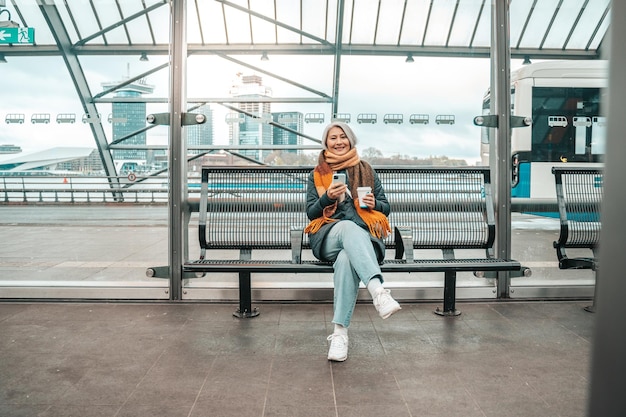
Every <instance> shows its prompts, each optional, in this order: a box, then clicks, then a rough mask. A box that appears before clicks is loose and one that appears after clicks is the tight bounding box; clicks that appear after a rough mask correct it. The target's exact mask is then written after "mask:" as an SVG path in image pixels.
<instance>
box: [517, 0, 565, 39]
mask: <svg viewBox="0 0 626 417" xmlns="http://www.w3.org/2000/svg"><path fill="white" fill-rule="evenodd" d="M558 3H559V0H543V1H539V2H536V3H535V7H534V9H533V11H532V15H531V17H530V20H529V21H528V26H527V27H526V31H525V32H524V33H523V37H522V40H521V42H520V44H519V46H520V48H532V47H535V48H537V47H538V46H539V45H540V44H541V42H542V41H543V37H544V36H545V34H546V32H547V30H548V25H549V24H550V21H551V20H552V16H553V14H554V11H555V10H556V7H557V5H558Z"/></svg>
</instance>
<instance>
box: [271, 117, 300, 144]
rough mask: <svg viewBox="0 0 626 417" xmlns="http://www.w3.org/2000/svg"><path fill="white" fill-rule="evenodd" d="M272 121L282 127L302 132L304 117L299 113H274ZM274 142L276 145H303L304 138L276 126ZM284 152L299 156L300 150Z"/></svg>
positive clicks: (273, 135) (274, 128)
mask: <svg viewBox="0 0 626 417" xmlns="http://www.w3.org/2000/svg"><path fill="white" fill-rule="evenodd" d="M272 120H273V121H274V122H276V123H278V124H280V125H282V126H285V127H288V128H289V129H291V130H295V131H296V132H302V130H303V124H304V116H303V114H302V113H300V112H297V111H290V112H280V113H272ZM272 142H273V144H274V145H301V144H302V136H300V135H297V134H295V133H294V132H292V131H289V130H285V129H281V128H280V127H277V126H274V127H273V132H272ZM282 152H286V153H295V154H299V153H300V151H299V150H298V149H283V150H282Z"/></svg>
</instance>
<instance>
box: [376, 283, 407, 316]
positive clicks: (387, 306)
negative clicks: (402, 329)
mask: <svg viewBox="0 0 626 417" xmlns="http://www.w3.org/2000/svg"><path fill="white" fill-rule="evenodd" d="M374 307H376V311H378V314H379V315H380V317H382V319H383V320H384V319H386V318H388V317H389V316H391V315H392V314H393V313H395V312H397V311H399V310H401V309H402V307H400V304H398V302H397V301H396V300H394V299H393V297H392V296H391V294H390V291H389V290H388V289H386V288H382V287H381V288H379V289H378V290H377V291H376V295H374Z"/></svg>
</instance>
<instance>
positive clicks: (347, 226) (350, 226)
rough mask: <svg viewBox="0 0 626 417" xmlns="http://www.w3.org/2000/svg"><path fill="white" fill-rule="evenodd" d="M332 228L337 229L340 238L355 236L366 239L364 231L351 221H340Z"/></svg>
mask: <svg viewBox="0 0 626 417" xmlns="http://www.w3.org/2000/svg"><path fill="white" fill-rule="evenodd" d="M333 228H336V229H337V232H339V233H340V234H341V235H342V236H347V237H354V236H355V235H364V236H365V237H367V232H366V231H365V229H363V228H361V227H360V226H359V225H358V224H356V223H354V222H352V221H341V222H339V223H337V224H336V225H335V226H333Z"/></svg>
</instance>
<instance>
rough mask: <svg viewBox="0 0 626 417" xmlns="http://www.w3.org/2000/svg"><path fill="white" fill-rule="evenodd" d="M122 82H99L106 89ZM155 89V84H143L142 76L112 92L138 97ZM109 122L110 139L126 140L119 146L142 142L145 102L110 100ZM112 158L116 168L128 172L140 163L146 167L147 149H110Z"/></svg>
mask: <svg viewBox="0 0 626 417" xmlns="http://www.w3.org/2000/svg"><path fill="white" fill-rule="evenodd" d="M122 82H123V81H118V82H108V83H102V87H103V88H104V89H105V90H107V89H110V88H114V87H115V86H117V85H119V84H121V83H122ZM153 91H154V86H152V85H149V84H146V80H145V79H141V80H138V81H136V82H133V83H130V84H128V85H125V86H123V87H121V88H119V89H117V90H116V92H115V97H116V98H122V97H124V98H126V97H128V98H139V97H141V96H142V95H144V94H150V93H152V92H153ZM112 107H113V108H112V113H111V119H110V120H111V124H112V128H113V141H117V140H119V139H122V138H126V137H127V138H128V139H125V140H124V141H122V142H121V143H120V145H145V144H146V132H145V131H142V129H144V128H145V127H146V103H145V102H143V103H142V102H120V103H113V106H112ZM112 156H113V160H114V161H115V165H116V166H117V171H118V173H120V174H123V173H124V172H127V171H133V170H136V169H137V168H138V167H139V166H145V165H146V162H147V156H148V152H147V151H146V150H145V149H113V153H112Z"/></svg>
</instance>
